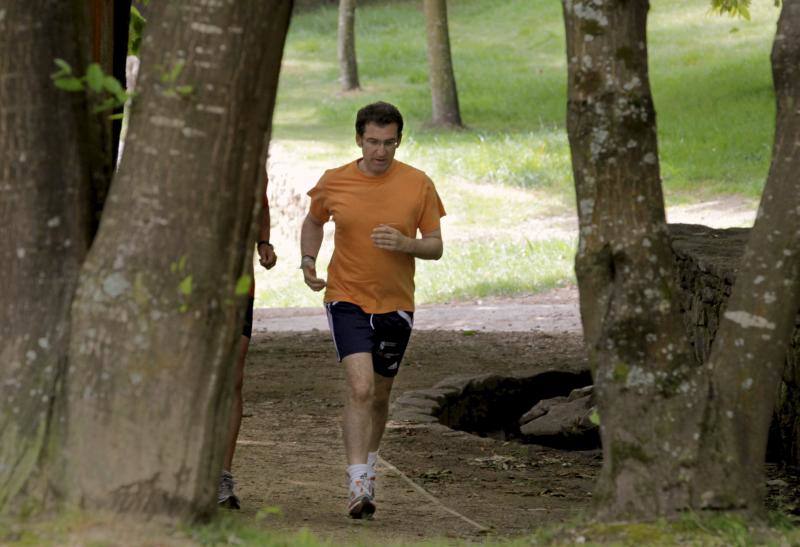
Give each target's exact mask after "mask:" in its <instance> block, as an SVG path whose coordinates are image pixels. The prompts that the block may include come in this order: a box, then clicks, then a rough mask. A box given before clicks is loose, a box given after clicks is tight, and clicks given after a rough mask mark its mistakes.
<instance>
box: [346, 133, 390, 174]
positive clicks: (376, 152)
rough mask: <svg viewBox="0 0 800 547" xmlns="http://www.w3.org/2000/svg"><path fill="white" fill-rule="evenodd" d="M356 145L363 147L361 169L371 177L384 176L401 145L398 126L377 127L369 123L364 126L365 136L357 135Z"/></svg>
mask: <svg viewBox="0 0 800 547" xmlns="http://www.w3.org/2000/svg"><path fill="white" fill-rule="evenodd" d="M356 144H358V146H360V147H361V151H362V153H363V154H364V159H363V160H362V161H361V162H360V163H359V168H360V169H361V170H362V171H364V172H365V173H366V174H368V175H371V176H378V175H382V174H383V173H385V172H386V170H387V169H389V166H390V165H391V164H392V160H393V159H394V152H395V150H397V146H398V145H399V144H400V137H399V136H398V135H397V124H396V123H390V124H388V125H377V124H374V123H368V124H367V125H366V126H364V134H363V135H358V134H356Z"/></svg>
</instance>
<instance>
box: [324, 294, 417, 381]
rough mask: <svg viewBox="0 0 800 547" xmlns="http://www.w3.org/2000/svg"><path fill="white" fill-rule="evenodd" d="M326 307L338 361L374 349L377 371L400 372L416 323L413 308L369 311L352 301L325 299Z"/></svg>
mask: <svg viewBox="0 0 800 547" xmlns="http://www.w3.org/2000/svg"><path fill="white" fill-rule="evenodd" d="M325 309H326V310H327V312H328V325H329V326H330V329H331V335H332V336H333V343H334V346H336V356H337V358H338V359H339V362H341V361H342V359H344V358H345V357H347V356H348V355H352V354H354V353H371V354H372V368H373V369H374V370H375V373H376V374H380V375H381V376H384V377H386V378H392V377H394V376H396V375H397V371H398V370H399V369H400V361H402V360H403V354H404V353H405V351H406V347H407V346H408V340H409V338H410V337H411V328H412V327H413V326H414V312H410V311H403V310H398V311H393V312H389V313H366V312H365V311H364V310H362V309H361V308H360V307H359V306H356V305H355V304H351V303H350V302H326V303H325Z"/></svg>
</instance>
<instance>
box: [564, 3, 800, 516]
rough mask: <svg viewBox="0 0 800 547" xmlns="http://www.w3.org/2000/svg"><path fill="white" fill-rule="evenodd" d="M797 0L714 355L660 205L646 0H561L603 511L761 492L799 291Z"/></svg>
mask: <svg viewBox="0 0 800 547" xmlns="http://www.w3.org/2000/svg"><path fill="white" fill-rule="evenodd" d="M797 4H798V1H797V0H790V1H788V2H785V3H784V11H783V15H782V17H781V22H780V24H779V30H778V38H777V40H776V45H775V50H774V52H773V64H774V67H775V75H776V78H775V81H776V89H777V92H778V97H779V100H778V104H779V109H778V124H777V130H776V141H775V142H776V144H775V149H774V155H773V167H772V169H771V171H770V175H769V179H768V182H767V188H766V190H765V193H764V198H763V200H762V205H761V208H760V212H759V216H758V219H757V221H756V226H755V228H754V230H753V234H752V235H751V238H750V242H749V244H748V247H747V250H746V253H745V258H744V259H743V264H746V267H744V268H743V269H742V271H740V273H739V276H738V279H737V283H736V287H735V288H734V294H733V296H732V297H731V301H730V302H729V304H728V311H727V313H726V314H725V319H724V320H723V322H722V324H721V326H720V330H719V331H718V334H717V339H716V340H715V341H714V345H713V348H712V355H711V358H710V361H709V364H708V366H702V365H701V364H700V363H697V362H696V359H695V357H694V355H693V352H692V351H691V347H690V345H689V342H688V339H687V337H686V335H685V331H684V326H683V323H682V318H681V315H680V313H681V312H680V307H679V303H678V293H679V289H678V287H677V284H676V276H675V273H674V269H675V265H674V262H673V257H672V253H671V249H670V241H669V236H668V232H667V226H666V220H665V214H664V203H663V196H662V191H661V181H660V175H659V164H658V148H657V141H656V121H655V109H654V106H653V100H652V96H651V93H650V86H649V77H648V65H647V47H646V44H647V39H646V22H647V12H648V7H649V5H648V2H647V1H646V0H634V1H630V2H598V1H596V0H564V4H563V5H564V18H565V23H566V34H567V59H568V71H569V84H568V85H569V89H568V96H569V99H568V114H567V127H568V134H569V141H570V147H571V150H572V166H573V174H574V178H575V187H576V194H577V196H576V197H577V202H578V216H579V222H580V240H579V249H578V254H577V256H576V262H575V269H576V274H577V277H578V284H579V288H580V305H581V317H582V321H583V328H584V336H585V339H586V344H587V349H588V353H589V358H590V363H591V366H592V369H593V374H594V378H595V385H596V394H597V401H598V407H599V411H600V419H601V435H602V441H603V456H604V460H603V468H602V471H601V476H600V479H599V482H598V494H599V495H598V496H597V498H598V501H599V503H600V506H601V507H602V508H603V512H604V513H605V514H606V515H609V516H615V517H618V516H645V517H649V516H653V515H669V514H674V513H675V512H677V511H680V510H683V509H686V508H696V509H703V508H713V509H722V510H729V509H737V510H738V509H745V510H754V511H755V510H759V509H760V508H761V507H762V503H763V497H762V496H763V491H762V489H761V487H760V485H762V484H763V463H764V451H765V448H766V441H767V428H768V424H769V418H770V415H771V412H772V409H773V406H774V403H775V395H776V391H777V386H778V381H779V378H780V372H781V370H782V367H783V359H784V358H785V351H786V347H787V345H788V340H789V336H790V334H791V332H790V329H791V326H792V325H793V321H794V318H795V316H796V314H797V311H798V305H799V304H800V301H799V300H798V295H797V289H798V287H797V284H798V280H799V279H800V276H798V274H799V273H800V272H798V261H797V253H798V251H800V246H798V243H800V241H798V238H799V237H800V233H799V232H798V228H800V222H798V218H797V217H798V214H800V213H799V212H798V208H797V207H798V196H800V186H799V185H798V182H797V181H796V178H795V179H792V178H790V177H788V176H787V174H788V173H791V172H792V170H796V169H797V166H796V165H795V163H796V161H797V160H796V158H797V153H796V152H797V151H796V149H795V147H796V146H797V145H796V144H795V143H796V142H798V136H797V135H796V132H797V127H798V120H797V115H796V113H794V112H790V108H789V105H790V104H792V101H796V100H797V99H798V97H797V88H796V85H797V78H798V75H797V74H798V73H797V71H796V68H795V65H796V64H797V59H798V56H797V52H798V49H797V45H796V44H797V43H798V42H797V40H796V38H797V28H798V25H797V22H798V20H797V13H796V12H797ZM793 153H794V154H793ZM795 172H796V171H795ZM754 356H758V358H755V357H754ZM739 428H741V429H739Z"/></svg>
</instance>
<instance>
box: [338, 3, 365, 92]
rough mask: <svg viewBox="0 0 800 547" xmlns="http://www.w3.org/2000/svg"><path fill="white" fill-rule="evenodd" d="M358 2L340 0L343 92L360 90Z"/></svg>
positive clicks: (339, 51) (340, 50)
mask: <svg viewBox="0 0 800 547" xmlns="http://www.w3.org/2000/svg"><path fill="white" fill-rule="evenodd" d="M355 20H356V0H339V35H338V41H337V46H338V48H337V51H338V55H339V73H340V78H341V81H342V90H344V91H353V90H356V89H360V87H361V86H360V84H359V83H358V62H357V61H356V30H355Z"/></svg>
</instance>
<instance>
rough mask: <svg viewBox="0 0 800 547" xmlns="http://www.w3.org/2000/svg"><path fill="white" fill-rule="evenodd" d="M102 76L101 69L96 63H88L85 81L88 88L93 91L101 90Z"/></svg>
mask: <svg viewBox="0 0 800 547" xmlns="http://www.w3.org/2000/svg"><path fill="white" fill-rule="evenodd" d="M104 78H105V74H103V69H102V68H100V65H98V64H97V63H92V64H90V65H89V67H88V68H87V69H86V83H87V84H89V89H91V90H92V91H94V92H95V93H100V92H101V91H103V79H104Z"/></svg>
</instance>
